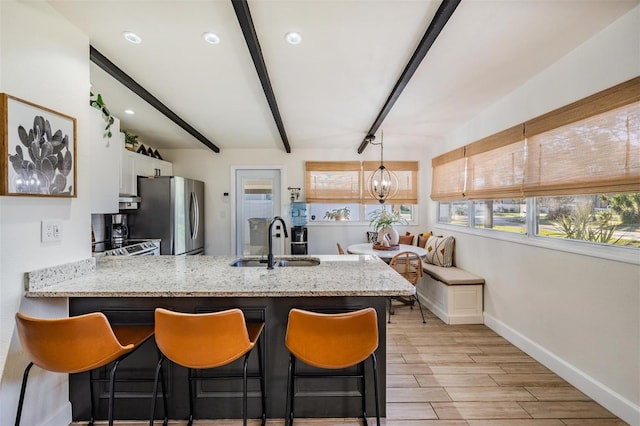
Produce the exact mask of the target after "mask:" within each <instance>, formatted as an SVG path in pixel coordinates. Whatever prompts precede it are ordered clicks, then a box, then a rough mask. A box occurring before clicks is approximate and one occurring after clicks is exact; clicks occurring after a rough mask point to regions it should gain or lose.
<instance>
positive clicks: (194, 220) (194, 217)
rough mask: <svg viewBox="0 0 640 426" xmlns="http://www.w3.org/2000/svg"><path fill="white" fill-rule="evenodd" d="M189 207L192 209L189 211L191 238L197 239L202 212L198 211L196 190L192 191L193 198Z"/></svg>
mask: <svg viewBox="0 0 640 426" xmlns="http://www.w3.org/2000/svg"><path fill="white" fill-rule="evenodd" d="M189 208H190V209H191V211H190V212H189V225H190V227H191V239H192V240H193V239H195V238H196V235H198V225H199V222H200V212H199V211H198V210H199V208H198V197H197V196H196V193H195V192H192V193H191V200H190V203H189Z"/></svg>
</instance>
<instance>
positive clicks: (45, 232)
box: [41, 220, 62, 243]
mask: <svg viewBox="0 0 640 426" xmlns="http://www.w3.org/2000/svg"><path fill="white" fill-rule="evenodd" d="M41 237H42V242H43V243H49V242H52V241H61V240H62V222H61V221H59V220H43V221H42V233H41Z"/></svg>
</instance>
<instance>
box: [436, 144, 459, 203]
mask: <svg viewBox="0 0 640 426" xmlns="http://www.w3.org/2000/svg"><path fill="white" fill-rule="evenodd" d="M431 167H432V169H433V174H432V179H431V199H432V200H434V201H452V200H462V199H463V198H464V176H465V158H464V147H461V148H458V149H455V150H453V151H449V152H447V153H446V154H443V155H440V156H438V157H434V158H433V159H432V160H431Z"/></svg>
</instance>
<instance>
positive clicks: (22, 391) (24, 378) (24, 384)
mask: <svg viewBox="0 0 640 426" xmlns="http://www.w3.org/2000/svg"><path fill="white" fill-rule="evenodd" d="M31 367H33V363H32V362H30V363H29V365H27V368H25V369H24V373H23V374H22V386H21V388H20V399H19V400H18V412H17V413H16V426H20V417H22V405H23V403H24V394H25V392H26V390H27V379H28V378H29V371H30V370H31Z"/></svg>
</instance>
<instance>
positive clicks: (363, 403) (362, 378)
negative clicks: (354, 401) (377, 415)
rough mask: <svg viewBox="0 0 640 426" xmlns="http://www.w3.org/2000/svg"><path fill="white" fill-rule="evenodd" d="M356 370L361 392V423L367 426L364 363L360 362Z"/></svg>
mask: <svg viewBox="0 0 640 426" xmlns="http://www.w3.org/2000/svg"><path fill="white" fill-rule="evenodd" d="M358 369H359V370H360V383H361V386H362V392H361V400H362V423H363V424H364V426H368V425H369V422H368V421H367V383H366V379H365V370H364V361H362V362H361V363H360V364H359V366H358Z"/></svg>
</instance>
